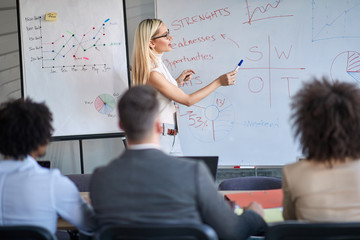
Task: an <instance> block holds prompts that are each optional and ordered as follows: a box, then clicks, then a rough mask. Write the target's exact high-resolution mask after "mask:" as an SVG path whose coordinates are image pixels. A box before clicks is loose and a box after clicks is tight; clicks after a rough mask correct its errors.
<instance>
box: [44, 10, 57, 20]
mask: <svg viewBox="0 0 360 240" xmlns="http://www.w3.org/2000/svg"><path fill="white" fill-rule="evenodd" d="M56 20H57V13H56V12H47V13H46V14H45V21H56Z"/></svg>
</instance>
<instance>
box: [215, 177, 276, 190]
mask: <svg viewBox="0 0 360 240" xmlns="http://www.w3.org/2000/svg"><path fill="white" fill-rule="evenodd" d="M281 186H282V182H281V178H275V177H263V176H250V177H237V178H229V179H225V180H224V181H222V182H221V183H220V184H219V190H221V191H228V190H244V191H245V190H247V191H251V190H271V189H279V188H281Z"/></svg>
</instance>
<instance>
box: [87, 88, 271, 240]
mask: <svg viewBox="0 0 360 240" xmlns="http://www.w3.org/2000/svg"><path fill="white" fill-rule="evenodd" d="M156 96H157V92H156V90H155V89H154V88H152V87H151V86H149V85H142V86H136V87H132V88H130V89H129V90H128V91H127V92H126V93H125V94H124V95H123V96H122V98H121V100H120V101H119V103H118V111H119V115H120V122H119V126H120V127H121V128H122V129H123V130H124V131H125V134H126V136H127V143H128V149H127V150H125V152H124V153H123V154H122V155H120V156H119V157H118V158H117V159H115V160H113V161H112V162H110V163H109V165H107V166H105V167H100V168H98V169H96V170H95V172H94V173H93V177H92V179H91V183H90V198H91V202H92V204H93V207H94V210H95V214H96V216H97V223H98V225H99V227H104V226H106V225H113V224H120V223H140V224H141V223H142V224H181V223H188V224H200V223H204V224H207V225H209V226H211V227H212V228H213V229H214V230H215V231H216V232H217V234H218V235H219V237H220V238H223V239H246V238H247V237H248V236H250V235H253V234H258V233H260V232H263V231H264V230H265V229H266V226H267V225H266V223H265V222H264V220H263V218H262V215H263V209H262V208H261V206H260V205H259V204H258V203H252V204H250V205H249V206H248V207H247V208H246V209H245V211H244V213H243V214H242V215H240V216H237V215H236V214H234V211H233V210H232V209H231V207H230V206H229V204H228V203H227V202H225V200H224V197H223V196H221V195H220V194H219V193H218V192H217V189H216V187H215V185H214V181H213V179H212V176H211V175H210V172H209V170H208V169H207V167H206V166H205V165H204V163H202V162H197V161H189V160H186V159H179V158H176V157H173V156H170V155H168V154H166V153H164V152H162V151H161V150H160V145H159V139H160V134H161V133H162V124H161V121H160V117H159V103H158V100H157V97H156Z"/></svg>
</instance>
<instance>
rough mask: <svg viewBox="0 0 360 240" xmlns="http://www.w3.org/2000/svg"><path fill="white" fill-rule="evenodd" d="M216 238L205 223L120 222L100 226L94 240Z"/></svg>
mask: <svg viewBox="0 0 360 240" xmlns="http://www.w3.org/2000/svg"><path fill="white" fill-rule="evenodd" d="M115 239H118V240H120V239H131V240H146V239H148V240H150V239H151V240H155V239H156V240H170V239H171V240H217V239H218V237H217V235H216V233H215V231H214V230H213V229H212V228H211V227H209V226H207V225H202V224H199V225H192V224H181V225H178V224H167V225H138V224H137V225H135V224H121V225H114V226H108V227H104V228H102V229H101V230H100V231H99V232H98V233H97V234H96V235H95V240H115Z"/></svg>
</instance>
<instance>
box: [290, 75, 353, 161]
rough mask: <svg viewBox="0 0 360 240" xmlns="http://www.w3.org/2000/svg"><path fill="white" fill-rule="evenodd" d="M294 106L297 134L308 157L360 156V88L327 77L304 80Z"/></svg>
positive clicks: (344, 157) (296, 136) (293, 116)
mask: <svg viewBox="0 0 360 240" xmlns="http://www.w3.org/2000/svg"><path fill="white" fill-rule="evenodd" d="M291 107H292V110H293V113H292V115H291V119H292V120H293V127H294V130H295V138H298V139H299V140H300V145H301V148H302V152H303V154H305V155H306V156H307V159H308V160H312V161H317V162H330V161H331V160H337V161H341V162H344V161H345V159H346V158H351V159H356V158H359V157H360V89H359V88H358V87H357V85H356V84H352V83H346V82H339V81H337V80H336V81H334V82H330V81H329V80H327V79H326V78H325V77H323V78H322V80H319V79H316V78H314V79H313V81H311V82H308V83H305V84H304V86H303V88H302V89H301V90H300V91H299V92H298V93H297V94H296V95H295V96H294V97H293V99H292V103H291Z"/></svg>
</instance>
